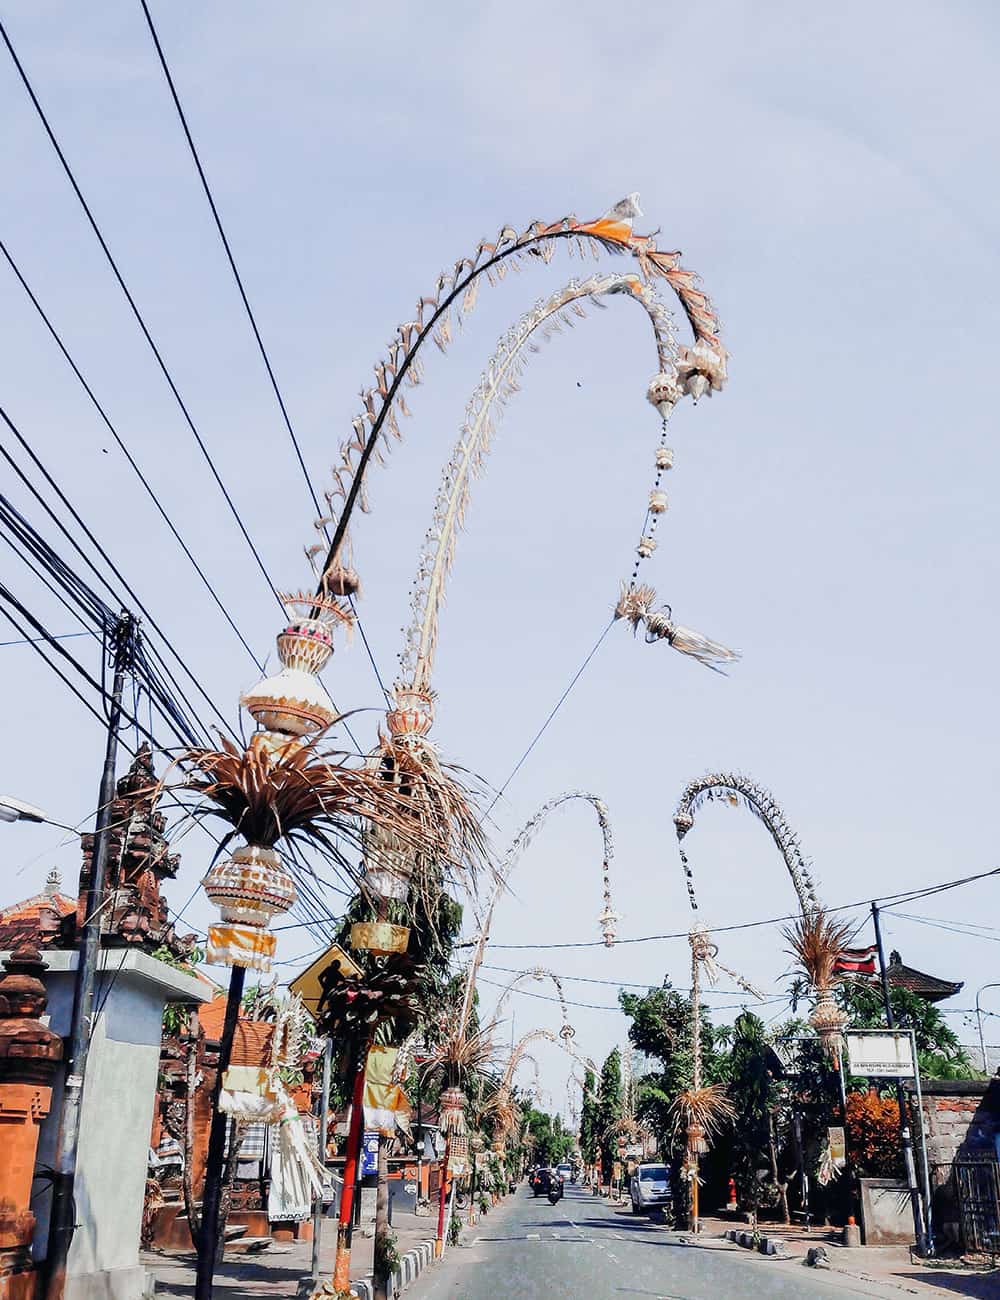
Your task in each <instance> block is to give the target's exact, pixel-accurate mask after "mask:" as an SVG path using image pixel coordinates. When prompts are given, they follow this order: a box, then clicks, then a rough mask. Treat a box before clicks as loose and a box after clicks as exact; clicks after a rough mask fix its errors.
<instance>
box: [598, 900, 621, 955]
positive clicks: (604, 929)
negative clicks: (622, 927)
mask: <svg viewBox="0 0 1000 1300" xmlns="http://www.w3.org/2000/svg"><path fill="white" fill-rule="evenodd" d="M621 919H622V918H621V912H616V911H615V910H614V908H613V907H612V906H611V902H610V899H605V904H604V911H603V912H602V913H601V915H600V916H599V917H598V918H597V920H598V923H599V924H600V927H601V934H602V935H603V938H604V946H605V948H613V947H614V946H615V940H616V939H617V937H618V922H619V921H620V920H621Z"/></svg>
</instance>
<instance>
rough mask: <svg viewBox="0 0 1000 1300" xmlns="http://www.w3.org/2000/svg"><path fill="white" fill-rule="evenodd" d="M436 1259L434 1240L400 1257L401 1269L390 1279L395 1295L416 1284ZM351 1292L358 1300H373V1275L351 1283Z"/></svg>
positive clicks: (423, 1242) (422, 1243)
mask: <svg viewBox="0 0 1000 1300" xmlns="http://www.w3.org/2000/svg"><path fill="white" fill-rule="evenodd" d="M433 1259H434V1242H433V1240H428V1241H422V1242H420V1244H419V1245H418V1246H415V1247H414V1249H413V1250H408V1251H407V1252H406V1254H405V1255H403V1256H401V1257H400V1261H399V1268H397V1269H396V1271H395V1272H394V1273H393V1275H392V1277H391V1278H390V1286H391V1288H392V1292H393V1294H394V1295H399V1294H400V1292H402V1291H405V1290H406V1288H407V1287H408V1286H409V1285H410V1283H411V1282H415V1281H416V1280H417V1278H418V1277H419V1276H420V1274H421V1273H422V1272H423V1271H424V1269H425V1268H426V1267H427V1265H428V1264H430V1263H431V1262H432V1261H433ZM351 1290H352V1291H353V1292H354V1293H355V1294H356V1295H357V1297H358V1300H373V1296H374V1290H373V1284H372V1278H371V1274H369V1275H368V1276H367V1277H364V1278H359V1279H358V1280H357V1281H352V1282H351Z"/></svg>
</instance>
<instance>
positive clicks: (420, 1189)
mask: <svg viewBox="0 0 1000 1300" xmlns="http://www.w3.org/2000/svg"><path fill="white" fill-rule="evenodd" d="M414 1064H415V1065H416V1066H417V1195H416V1197H415V1199H414V1202H413V1213H414V1214H416V1212H417V1206H418V1205H419V1204H420V1200H421V1198H422V1196H423V1194H424V1143H425V1141H426V1138H425V1137H424V1112H423V1110H422V1109H421V1106H420V1066H419V1064H418V1062H417V1061H416V1059H415V1058H414Z"/></svg>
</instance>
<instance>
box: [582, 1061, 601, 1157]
mask: <svg viewBox="0 0 1000 1300" xmlns="http://www.w3.org/2000/svg"><path fill="white" fill-rule="evenodd" d="M597 1105H598V1103H597V1079H596V1077H595V1075H594V1071H593V1070H587V1071H586V1073H585V1074H584V1076H583V1103H582V1105H581V1107H580V1150H581V1152H582V1153H583V1158H584V1160H585V1161H586V1163H587V1164H588V1165H592V1164H593V1163H594V1161H595V1160H596V1159H597V1142H598V1128H597V1124H598V1117H597Z"/></svg>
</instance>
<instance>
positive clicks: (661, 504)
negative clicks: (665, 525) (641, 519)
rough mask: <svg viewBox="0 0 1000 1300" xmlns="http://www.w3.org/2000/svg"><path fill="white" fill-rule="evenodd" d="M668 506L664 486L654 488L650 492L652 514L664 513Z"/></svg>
mask: <svg viewBox="0 0 1000 1300" xmlns="http://www.w3.org/2000/svg"><path fill="white" fill-rule="evenodd" d="M666 508H667V494H666V492H664V491H663V489H662V488H654V489H653V491H652V492H650V494H649V511H650V514H654V515H662V514H663V512H664V511H665V510H666Z"/></svg>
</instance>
